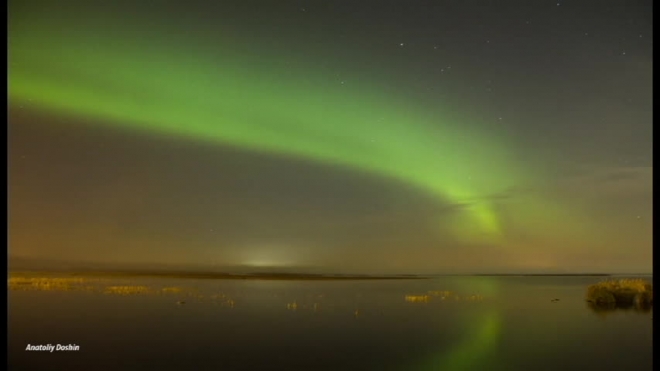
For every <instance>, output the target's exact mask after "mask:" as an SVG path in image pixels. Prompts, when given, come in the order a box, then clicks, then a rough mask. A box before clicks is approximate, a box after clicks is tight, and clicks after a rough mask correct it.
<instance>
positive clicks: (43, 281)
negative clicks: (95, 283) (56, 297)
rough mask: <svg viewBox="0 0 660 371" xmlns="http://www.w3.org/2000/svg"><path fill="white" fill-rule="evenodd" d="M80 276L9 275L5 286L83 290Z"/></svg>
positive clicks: (10, 287) (23, 288)
mask: <svg viewBox="0 0 660 371" xmlns="http://www.w3.org/2000/svg"><path fill="white" fill-rule="evenodd" d="M84 283H85V280H84V279H82V278H68V277H63V278H60V277H20V276H19V277H9V279H7V288H8V289H9V290H37V291H70V290H84V289H87V288H88V286H86V285H83V284H84Z"/></svg>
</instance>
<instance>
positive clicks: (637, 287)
mask: <svg viewBox="0 0 660 371" xmlns="http://www.w3.org/2000/svg"><path fill="white" fill-rule="evenodd" d="M587 301H588V302H589V303H591V304H592V305H595V306H599V307H608V308H630V307H650V306H652V305H653V285H652V284H651V283H650V282H648V281H646V280H644V279H639V278H637V279H612V280H607V281H603V282H599V283H597V284H595V285H591V286H589V288H588V289H587Z"/></svg>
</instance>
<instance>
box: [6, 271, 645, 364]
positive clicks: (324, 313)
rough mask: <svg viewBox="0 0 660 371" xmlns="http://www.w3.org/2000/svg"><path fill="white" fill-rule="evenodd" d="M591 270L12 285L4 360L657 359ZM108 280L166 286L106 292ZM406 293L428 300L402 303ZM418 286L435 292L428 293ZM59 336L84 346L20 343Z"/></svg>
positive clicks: (635, 317)
mask: <svg viewBox="0 0 660 371" xmlns="http://www.w3.org/2000/svg"><path fill="white" fill-rule="evenodd" d="M599 280H600V278H595V277H520V278H517V277H500V278H481V277H479V278H474V277H462V278H461V277H459V278H446V277H445V278H438V279H430V280H396V281H307V282H301V281H240V280H216V281H213V280H191V279H166V278H160V279H147V278H145V279H130V280H128V279H124V280H120V279H114V280H111V281H100V282H93V283H92V284H91V286H96V288H99V287H101V289H100V290H90V291H61V290H57V289H53V290H48V291H34V290H26V291H23V290H20V291H19V290H10V292H9V337H8V338H9V365H10V370H60V369H61V370H333V371H339V370H377V371H381V370H406V371H415V370H511V371H517V370H521V371H523V370H524V371H527V370H599V371H607V370H617V371H621V370H636V371H643V370H651V369H652V314H651V313H650V312H646V313H642V312H635V311H616V312H600V313H599V312H594V311H593V310H592V309H590V308H589V307H588V306H587V305H586V302H585V299H584V294H585V291H586V287H587V286H588V285H589V284H591V283H595V282H598V281H599ZM115 281H116V282H115ZM109 285H110V286H111V285H116V286H119V285H124V286H136V285H140V286H146V287H149V288H150V290H152V292H157V291H158V290H160V293H157V294H155V293H142V294H135V295H116V294H108V293H103V292H102V291H103V290H108V289H107V286H109ZM102 286H103V287H106V288H105V289H103V288H102ZM165 287H178V288H180V289H182V291H180V292H176V291H177V289H171V290H170V292H168V290H165V291H163V290H162V288H165ZM120 291H121V290H119V291H118V292H120ZM430 291H451V292H450V293H449V294H447V293H442V292H435V293H430V294H429V292H430ZM407 295H418V296H420V297H417V299H418V300H422V301H416V302H415V301H406V296H407ZM423 295H430V296H429V297H427V298H426V300H427V301H424V298H423V297H421V296H423ZM473 295H480V296H473ZM443 296H444V297H445V299H442V297H443ZM456 297H458V298H459V299H456ZM409 299H411V298H409ZM552 299H559V301H554V302H553V301H551V300H552ZM177 301H185V304H178V303H177ZM294 303H295V304H294ZM58 343H59V344H77V345H79V346H80V350H79V351H78V352H53V353H49V352H28V351H25V347H26V346H27V344H32V345H35V344H36V345H38V344H58Z"/></svg>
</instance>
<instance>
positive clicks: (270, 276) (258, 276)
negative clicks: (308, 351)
mask: <svg viewBox="0 0 660 371" xmlns="http://www.w3.org/2000/svg"><path fill="white" fill-rule="evenodd" d="M9 273H10V274H12V273H13V274H26V273H27V274H29V273H36V274H53V275H66V276H78V277H80V276H82V277H85V276H87V277H90V276H92V277H160V278H191V279H227V280H290V281H331V280H406V279H428V278H429V277H426V276H416V275H350V274H306V273H240V274H239V273H222V272H190V271H120V270H116V271H100V270H99V271H91V270H90V271H84V270H79V271H55V270H20V271H18V270H17V271H9Z"/></svg>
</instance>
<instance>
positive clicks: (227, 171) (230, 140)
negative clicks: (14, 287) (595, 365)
mask: <svg viewBox="0 0 660 371" xmlns="http://www.w3.org/2000/svg"><path fill="white" fill-rule="evenodd" d="M264 4H267V5H264ZM8 11H9V29H8V32H9V35H8V53H9V58H8V63H9V70H8V79H9V86H8V91H9V120H8V136H9V137H8V144H9V158H8V166H9V169H8V176H9V179H8V180H9V183H8V186H9V254H10V256H20V257H30V258H43V259H65V260H75V261H86V262H113V263H136V264H145V265H147V264H159V263H163V264H182V265H183V264H186V265H200V266H201V265H217V266H224V265H248V266H260V267H263V266H296V267H315V268H319V269H324V270H327V271H337V272H347V271H350V272H358V273H360V272H378V273H472V272H476V273H479V272H511V273H518V272H532V273H534V272H585V271H589V272H615V273H616V272H630V273H634V272H644V273H646V272H650V271H651V264H652V263H651V256H652V205H651V202H652V181H651V178H652V81H651V80H652V43H653V40H652V1H650V0H649V1H633V0H626V1H623V0H620V1H605V0H593V1H586V0H582V1H577V0H576V1H559V2H557V1H541V0H538V1H523V0H519V1H508V0H501V1H487V0H474V1H469V0H456V1H441V0H437V1H412V0H401V1H357V0H355V1H348V0H347V1H321V0H318V1H311V0H310V1H302V0H298V1H290V0H282V1H272V2H267V1H258V2H257V1H244V0H236V1H201V0H196V1H151V2H146V1H145V2H142V1H117V0H114V1H97V0H86V1H72V0H64V1H33V0H16V1H13V0H12V1H9V8H8ZM310 269H311V268H310Z"/></svg>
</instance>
